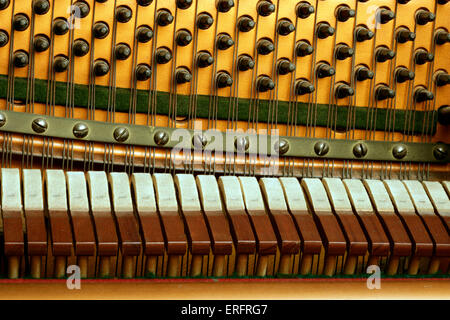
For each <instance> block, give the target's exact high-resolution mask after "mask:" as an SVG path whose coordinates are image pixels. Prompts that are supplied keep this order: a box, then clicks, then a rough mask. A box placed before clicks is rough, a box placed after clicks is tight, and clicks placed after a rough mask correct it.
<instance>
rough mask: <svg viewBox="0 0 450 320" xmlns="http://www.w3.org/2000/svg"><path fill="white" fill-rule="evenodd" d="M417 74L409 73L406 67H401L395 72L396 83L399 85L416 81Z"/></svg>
mask: <svg viewBox="0 0 450 320" xmlns="http://www.w3.org/2000/svg"><path fill="white" fill-rule="evenodd" d="M414 77H415V74H414V72H412V71H409V70H408V69H406V68H405V67H399V68H397V70H395V81H397V82H398V83H403V82H405V81H409V80H412V79H414Z"/></svg>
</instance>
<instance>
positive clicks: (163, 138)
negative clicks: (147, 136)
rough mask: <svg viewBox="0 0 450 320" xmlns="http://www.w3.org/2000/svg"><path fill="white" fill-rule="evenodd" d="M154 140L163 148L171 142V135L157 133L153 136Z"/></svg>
mask: <svg viewBox="0 0 450 320" xmlns="http://www.w3.org/2000/svg"><path fill="white" fill-rule="evenodd" d="M153 140H154V141H155V143H156V144H157V145H158V146H163V145H165V144H167V142H169V134H168V133H167V132H165V131H157V132H156V133H155V135H154V136H153Z"/></svg>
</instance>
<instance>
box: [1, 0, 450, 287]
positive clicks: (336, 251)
mask: <svg viewBox="0 0 450 320" xmlns="http://www.w3.org/2000/svg"><path fill="white" fill-rule="evenodd" d="M449 15H450V5H449V4H448V0H420V1H419V0H397V1H394V0H365V1H362V0H308V1H303V0H283V1H280V0H253V1H244V0H241V1H238V0H235V1H233V0H215V1H212V0H211V1H207V0H159V1H158V0H95V1H94V0H84V1H76V0H58V1H56V0H0V61H2V62H1V63H0V148H1V174H0V192H1V218H0V236H1V237H0V277H1V278H3V279H4V281H6V279H21V278H22V279H29V280H30V281H32V280H31V279H66V278H67V277H68V270H69V269H70V268H71V267H75V268H76V270H77V272H78V274H79V276H80V277H81V279H82V281H83V279H102V281H103V282H100V285H101V283H107V282H108V281H117V279H136V281H142V282H143V283H146V285H147V286H152V285H153V282H152V281H151V280H149V279H154V281H163V283H164V281H165V280H164V279H171V280H168V281H173V279H174V278H175V279H179V278H182V279H192V280H189V281H191V282H190V283H193V284H195V282H196V281H203V280H204V279H209V278H212V279H219V280H218V281H219V282H220V281H225V280H227V279H234V280H235V283H237V284H238V285H239V288H240V290H244V291H245V290H246V289H245V288H246V283H248V282H251V281H253V280H251V279H254V281H265V280H264V279H267V281H270V284H271V286H272V287H274V288H276V287H277V285H279V286H280V287H281V286H283V285H285V284H286V282H289V283H292V284H298V285H299V286H300V285H301V284H302V281H307V280H308V281H310V280H311V279H322V280H323V281H330V282H329V284H330V286H332V285H333V280H335V279H338V278H339V279H341V280H343V281H345V279H347V280H349V279H355V278H356V279H361V278H363V279H366V278H367V277H368V276H369V275H370V274H371V272H372V271H374V270H375V271H376V272H378V273H379V274H380V275H381V277H382V280H381V281H383V279H384V278H389V279H397V278H398V279H403V280H404V282H403V283H402V282H401V283H400V284H398V285H399V286H402V285H411V284H412V286H413V287H412V288H416V287H414V285H415V284H417V288H416V289H417V290H420V288H421V284H420V281H421V280H423V279H434V280H435V282H434V285H435V286H444V287H443V288H446V291H444V292H446V295H447V296H448V293H449V292H450V286H449V274H450V268H449V265H450V235H449V234H450V233H449V232H450V200H449V195H450V182H449V181H450V177H449V173H450V170H449V160H450V155H449V146H450V145H449V143H450V126H449V124H450V85H449V84H450V75H449V72H450V44H449V42H450V33H449V30H450V20H449V19H448V16H449ZM369 270H372V271H369ZM105 279H106V280H105ZM249 279H250V280H249ZM234 280H233V281H234ZM244 280H245V281H244ZM0 281H2V280H0ZM7 281H10V280H7ZM180 281H181V280H180ZM240 281H243V282H240ZM364 281H365V280H364ZM8 283H11V282H8ZM12 283H14V282H12ZM169 283H171V282H167V285H169ZM209 285H210V286H213V285H214V284H213V283H210V284H209ZM309 285H311V283H310V284H309ZM249 286H250V284H249ZM413 290H414V289H413Z"/></svg>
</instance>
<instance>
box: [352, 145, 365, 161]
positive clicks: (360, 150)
mask: <svg viewBox="0 0 450 320" xmlns="http://www.w3.org/2000/svg"><path fill="white" fill-rule="evenodd" d="M353 154H354V155H355V157H357V158H362V157H364V156H365V155H366V154H367V146H366V145H365V144H364V143H358V144H356V145H355V146H354V147H353Z"/></svg>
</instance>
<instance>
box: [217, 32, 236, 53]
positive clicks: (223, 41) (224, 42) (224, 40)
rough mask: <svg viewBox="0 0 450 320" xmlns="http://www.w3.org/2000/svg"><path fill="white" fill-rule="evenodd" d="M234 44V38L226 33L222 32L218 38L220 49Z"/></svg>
mask: <svg viewBox="0 0 450 320" xmlns="http://www.w3.org/2000/svg"><path fill="white" fill-rule="evenodd" d="M233 44H234V41H233V39H231V37H230V36H229V35H227V34H225V33H222V34H220V35H219V37H218V38H217V48H218V49H220V50H226V49H228V48H231V47H232V46H233Z"/></svg>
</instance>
